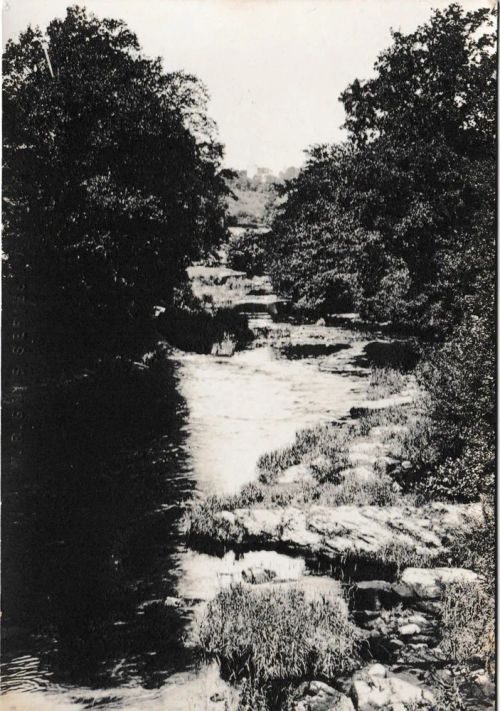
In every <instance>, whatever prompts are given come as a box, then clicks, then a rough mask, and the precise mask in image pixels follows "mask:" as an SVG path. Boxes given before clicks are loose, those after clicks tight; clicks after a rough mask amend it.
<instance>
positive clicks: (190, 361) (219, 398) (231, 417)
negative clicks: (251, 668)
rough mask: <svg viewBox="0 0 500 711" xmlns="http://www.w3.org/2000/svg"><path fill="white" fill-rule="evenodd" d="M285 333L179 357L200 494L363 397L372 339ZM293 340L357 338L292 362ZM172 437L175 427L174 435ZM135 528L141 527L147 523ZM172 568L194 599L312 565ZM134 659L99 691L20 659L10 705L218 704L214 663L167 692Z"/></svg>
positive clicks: (179, 678) (211, 562) (251, 468)
mask: <svg viewBox="0 0 500 711" xmlns="http://www.w3.org/2000/svg"><path fill="white" fill-rule="evenodd" d="M277 328H278V330H279V327H277ZM283 331H288V335H287V336H286V337H285V338H284V339H283V338H282V339H281V340H280V339H278V340H277V341H275V342H274V343H275V345H262V346H261V347H257V348H253V349H250V350H247V351H243V352H240V353H237V354H236V355H234V356H233V357H231V358H216V357H212V356H207V355H189V354H176V355H175V356H174V357H173V360H174V362H175V369H176V377H177V386H178V389H179V391H180V393H181V395H182V396H183V398H184V400H185V404H186V416H185V420H184V424H182V426H181V431H182V432H183V436H184V437H185V451H186V453H187V456H188V464H189V465H188V466H187V468H186V471H183V472H182V473H178V474H176V476H177V477H178V478H180V479H182V477H185V478H188V477H191V478H192V480H193V482H194V484H195V489H197V490H198V492H200V493H202V494H208V493H209V494H220V493H231V492H235V491H237V490H238V489H240V488H241V487H242V486H243V485H244V484H246V483H247V482H249V481H252V480H253V479H255V477H256V463H257V460H258V457H259V456H260V455H261V454H263V453H264V452H266V451H269V450H271V449H275V448H277V447H282V446H284V445H286V444H289V443H291V442H292V441H293V438H294V436H295V433H296V432H297V430H299V429H302V428H304V427H308V426H312V425H315V424H317V423H320V422H328V421H332V420H335V419H339V418H342V417H345V416H347V415H348V413H349V410H350V408H351V407H352V406H353V405H355V404H356V402H357V401H358V400H359V399H360V398H361V397H362V392H363V390H364V386H363V381H362V380H361V379H360V378H359V375H361V374H363V370H362V369H360V368H359V366H358V365H357V364H356V363H355V361H356V357H357V356H359V354H360V352H361V350H362V347H363V345H364V342H363V341H362V340H361V339H358V338H356V337H355V336H354V335H353V334H352V333H349V332H347V331H345V330H343V329H335V328H326V327H323V328H320V329H317V328H314V327H306V328H304V327H293V326H289V325H285V324H283ZM270 343H273V341H270ZM276 344H277V345H276ZM287 344H288V345H290V344H291V345H297V344H299V345H300V344H302V345H311V344H312V345H315V346H317V345H318V344H329V345H330V346H331V347H335V346H337V345H338V346H340V345H344V346H346V345H347V344H349V347H348V348H347V347H345V348H344V349H343V350H339V351H338V352H333V353H331V354H329V355H320V356H318V355H316V356H309V357H304V358H292V359H289V358H287V357H285V356H284V352H283V350H282V348H281V347H282V346H283V345H287ZM364 374H366V371H364ZM168 437H169V434H168V432H167V433H166V440H168ZM170 506H175V501H174V502H173V503H172V502H171V501H169V502H168V503H165V502H162V501H158V507H159V509H161V508H162V507H165V508H168V507H170ZM135 525H136V526H139V527H140V526H141V522H140V521H138V522H136V524H135ZM146 545H147V541H146ZM151 545H158V544H157V541H151ZM175 545H177V544H175ZM165 565H166V567H165V576H166V578H167V577H168V579H169V580H170V581H171V580H172V579H173V580H174V583H173V585H174V590H173V591H174V592H175V594H176V595H178V596H179V597H182V598H184V599H185V600H191V601H196V600H207V599H210V598H212V597H213V596H214V595H215V594H216V593H217V591H218V590H220V589H221V588H222V587H224V586H225V585H227V584H229V583H230V582H233V581H237V580H239V579H241V573H242V571H243V570H244V569H245V568H248V567H255V566H257V567H259V566H265V567H271V568H272V569H273V570H275V571H277V572H278V574H279V576H282V577H284V578H288V579H294V578H296V577H299V576H300V575H301V574H302V573H303V572H304V564H303V561H300V560H292V559H290V558H288V557H287V556H282V555H279V554H277V553H271V552H262V551H255V552H250V553H247V554H246V555H245V556H244V557H243V558H242V559H240V560H236V557H235V556H234V554H233V553H228V554H227V555H226V556H224V557H223V558H216V557H212V556H208V555H205V554H201V553H196V552H193V551H190V550H186V549H185V548H184V546H182V545H179V546H178V547H177V548H176V551H175V553H174V554H173V556H172V557H171V558H170V560H169V561H168V562H166V564H165ZM172 565H173V566H174V569H173V570H172ZM139 575H141V573H140V572H139ZM143 575H144V576H146V575H147V573H146V572H144V573H143ZM143 582H144V581H143V580H142V579H141V583H143ZM146 582H148V581H147V580H146ZM169 584H170V583H169ZM158 594H159V595H162V594H163V596H166V595H168V594H171V588H170V589H169V592H163V591H162V589H161V587H160V589H159V591H158V590H157V591H156V595H158ZM116 624H119V620H118V621H117V622H116ZM151 654H156V652H154V651H153V652H151ZM127 664H128V662H127V660H126V659H124V660H123V661H120V662H118V663H117V664H115V662H114V661H113V665H114V666H113V674H112V675H111V677H114V678H116V679H117V680H120V679H122V678H123V683H118V684H116V686H113V688H106V687H104V688H101V687H98V688H95V687H96V686H98V684H97V682H96V683H95V685H93V688H90V687H77V688H74V687H69V686H64V685H63V684H58V683H57V681H56V680H55V679H53V672H52V670H50V668H45V669H44V671H41V670H40V664H39V659H38V657H36V656H33V657H32V656H30V655H28V656H25V657H23V656H19V657H18V658H16V657H14V658H11V659H10V661H9V665H8V669H7V673H8V675H10V677H11V683H10V684H9V688H10V689H11V690H13V691H10V693H8V694H7V695H6V696H5V697H4V703H5V708H6V709H8V710H9V711H10V709H12V711H14V710H15V711H20V710H22V711H24V710H25V709H26V711H32V709H35V710H36V709H40V710H41V711H45V709H47V711H48V710H49V709H52V708H53V709H57V710H58V711H61V710H64V711H65V710H66V709H69V708H71V709H83V708H101V709H126V710H127V711H135V709H137V710H138V711H139V710H140V711H144V710H145V711H160V710H165V711H197V710H198V709H200V710H201V709H208V708H212V706H211V705H210V703H209V699H208V696H210V695H213V694H214V690H217V684H218V683H219V681H218V678H217V673H216V670H214V668H213V666H210V667H203V668H202V669H201V670H196V669H192V668H187V669H185V671H181V672H176V673H174V674H172V675H171V676H170V678H168V679H167V680H165V682H164V683H162V684H161V685H160V686H158V688H154V689H148V688H146V686H145V684H144V683H143V681H142V680H139V679H136V678H134V677H133V675H129V676H127V675H125V674H124V671H125V670H126V669H127V668H128V666H127ZM122 674H123V677H122V676H121V675H122ZM207 694H208V696H207ZM2 708H4V706H3V705H2ZM214 708H216V707H214Z"/></svg>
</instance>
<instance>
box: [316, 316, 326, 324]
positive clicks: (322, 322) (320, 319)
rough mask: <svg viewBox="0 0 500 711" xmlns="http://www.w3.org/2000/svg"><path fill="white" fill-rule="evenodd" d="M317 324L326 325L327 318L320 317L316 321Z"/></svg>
mask: <svg viewBox="0 0 500 711" xmlns="http://www.w3.org/2000/svg"><path fill="white" fill-rule="evenodd" d="M316 326H326V321H325V319H324V318H319V319H318V320H317V321H316Z"/></svg>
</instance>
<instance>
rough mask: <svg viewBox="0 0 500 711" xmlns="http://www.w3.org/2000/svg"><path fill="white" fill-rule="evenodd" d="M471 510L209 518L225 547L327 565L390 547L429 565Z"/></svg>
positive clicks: (277, 512)
mask: <svg viewBox="0 0 500 711" xmlns="http://www.w3.org/2000/svg"><path fill="white" fill-rule="evenodd" d="M474 506H475V505H474V504H472V505H467V504H448V505H446V507H445V508H440V509H434V508H432V507H428V508H417V507H415V506H383V507H382V506H354V505H346V506H320V505H312V506H309V507H308V508H300V509H299V508H297V507H294V506H285V507H281V508H269V509H268V508H257V507H256V508H244V509H243V508H242V509H236V510H234V511H232V512H228V511H221V512H216V513H214V515H213V516H214V521H213V529H214V532H215V536H216V537H219V538H220V540H224V541H227V542H228V543H231V541H233V542H234V543H243V544H244V543H247V544H248V543H253V544H255V543H265V544H268V543H279V544H281V545H282V546H283V547H284V548H288V549H289V550H293V551H297V552H300V553H303V554H311V555H320V556H322V557H324V558H329V559H332V560H336V559H338V557H339V556H342V555H348V556H351V557H353V558H356V557H373V556H374V555H375V556H376V555H377V554H379V553H382V554H384V551H386V550H387V549H388V548H393V547H394V546H401V547H402V548H403V549H406V550H409V551H412V552H414V553H415V554H417V555H419V554H422V555H423V556H425V557H426V558H427V559H429V560H432V559H433V558H434V557H437V556H438V555H440V554H443V553H444V552H445V550H446V545H445V541H447V540H451V539H452V538H453V537H454V535H455V534H456V532H457V531H460V530H461V529H464V528H467V527H470V513H471V511H472V509H473V507H474ZM219 528H220V535H219ZM193 533H196V530H194V531H193ZM383 557H385V554H384V555H383ZM402 582H405V581H404V580H403V581H402ZM412 590H413V589H412Z"/></svg>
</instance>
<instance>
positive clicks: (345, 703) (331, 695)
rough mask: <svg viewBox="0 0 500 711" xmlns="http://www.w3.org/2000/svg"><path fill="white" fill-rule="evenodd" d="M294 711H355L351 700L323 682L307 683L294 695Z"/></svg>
mask: <svg viewBox="0 0 500 711" xmlns="http://www.w3.org/2000/svg"><path fill="white" fill-rule="evenodd" d="M292 709H293V711H354V706H353V705H352V701H351V699H349V698H348V697H347V696H345V695H344V694H341V693H340V691H336V690H335V689H332V687H331V686H328V684H324V683H323V682H321V681H306V682H304V683H303V684H301V685H300V686H299V687H298V689H297V690H296V692H295V694H294V700H293V702H292Z"/></svg>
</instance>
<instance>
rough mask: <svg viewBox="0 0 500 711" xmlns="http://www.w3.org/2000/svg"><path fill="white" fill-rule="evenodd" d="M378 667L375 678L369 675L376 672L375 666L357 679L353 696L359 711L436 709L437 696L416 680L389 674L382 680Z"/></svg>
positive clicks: (354, 683)
mask: <svg viewBox="0 0 500 711" xmlns="http://www.w3.org/2000/svg"><path fill="white" fill-rule="evenodd" d="M375 666H376V667H377V669H376V673H375V674H373V673H370V671H371V670H373V665H372V666H370V667H368V668H365V669H363V670H362V671H360V672H357V673H356V674H355V675H354V678H353V684H352V692H351V694H352V698H353V700H354V704H355V706H356V709H357V711H374V709H381V708H384V709H391V710H392V711H404V709H406V708H407V705H408V704H421V705H422V707H424V708H425V707H427V708H429V709H431V708H434V706H435V703H436V702H435V698H434V695H433V694H432V692H431V691H430V690H429V689H428V688H426V687H424V686H422V684H421V683H420V682H419V681H418V679H417V678H416V677H413V676H411V675H410V674H393V673H391V672H389V671H386V674H385V676H383V675H382V674H381V671H380V669H379V668H378V667H380V666H381V665H379V664H377V665H375Z"/></svg>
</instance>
